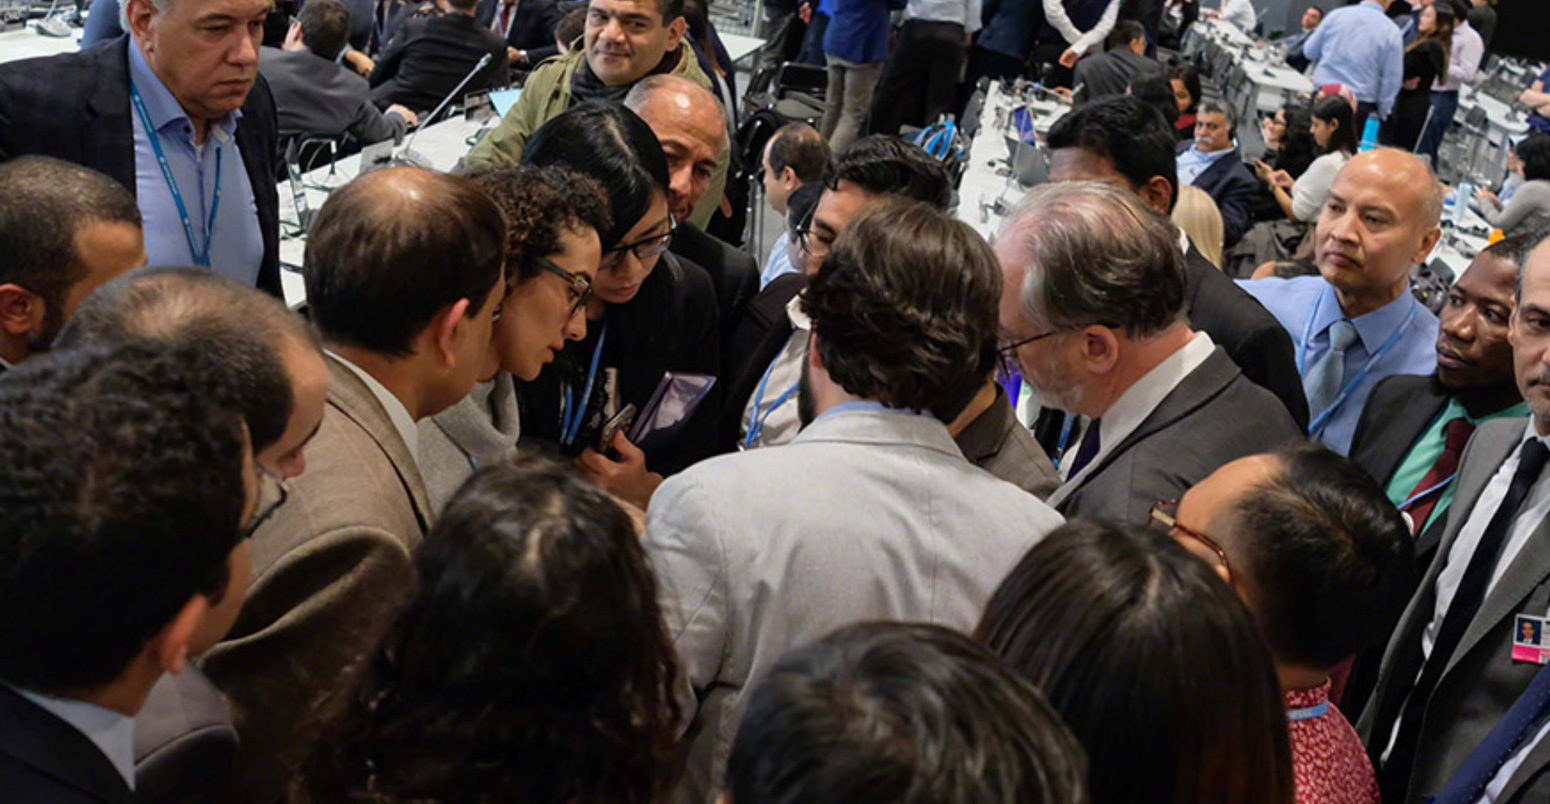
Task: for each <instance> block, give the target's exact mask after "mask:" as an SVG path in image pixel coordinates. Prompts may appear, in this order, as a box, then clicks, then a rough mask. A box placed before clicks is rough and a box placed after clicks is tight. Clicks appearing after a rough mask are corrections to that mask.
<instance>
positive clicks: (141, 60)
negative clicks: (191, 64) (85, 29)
mask: <svg viewBox="0 0 1550 804" xmlns="http://www.w3.org/2000/svg"><path fill="white" fill-rule="evenodd" d="M129 80H130V81H133V82H134V86H135V89H137V90H139V91H140V99H141V100H143V101H145V111H146V113H147V114H149V115H150V116H151V125H153V126H155V127H156V130H157V131H165V130H166V129H167V127H168V126H171V125H174V124H178V123H181V124H183V125H184V126H185V127H188V128H190V129H191V128H192V125H193V123H192V121H190V120H189V118H188V112H186V111H184V110H183V104H181V103H178V99H177V98H176V97H175V96H173V94H172V90H170V89H168V88H167V85H166V84H164V83H162V80H161V76H159V75H157V74H156V71H155V70H152V69H151V65H150V64H149V63H147V62H146V60H145V54H143V53H141V52H140V45H139V43H138V42H136V41H135V39H134V35H133V34H131V35H130V37H129ZM241 117H242V110H241V109H237V110H234V111H232V112H229V113H227V114H226V115H224V116H222V117H221V118H220V119H218V120H216V121H215V125H214V126H212V127H211V129H210V130H211V132H213V133H214V134H215V136H216V139H218V140H220V141H222V142H224V141H226V140H227V139H229V138H230V137H231V135H232V132H234V131H236V130H237V121H238V120H239V119H241ZM192 136H193V135H192V134H189V137H190V139H191V140H192Z"/></svg>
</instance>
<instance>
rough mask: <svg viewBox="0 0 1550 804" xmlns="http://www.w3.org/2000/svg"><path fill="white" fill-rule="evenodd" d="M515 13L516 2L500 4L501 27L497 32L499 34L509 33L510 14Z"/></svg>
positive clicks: (505, 34)
mask: <svg viewBox="0 0 1550 804" xmlns="http://www.w3.org/2000/svg"><path fill="white" fill-rule="evenodd" d="M515 13H517V4H516V3H515V2H511V3H506V4H505V5H503V6H501V29H500V32H499V33H500V35H501V36H509V35H510V34H511V16H512V15H513V14H515Z"/></svg>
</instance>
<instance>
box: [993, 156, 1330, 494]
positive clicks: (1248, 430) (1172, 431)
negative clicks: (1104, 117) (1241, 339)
mask: <svg viewBox="0 0 1550 804" xmlns="http://www.w3.org/2000/svg"><path fill="white" fill-rule="evenodd" d="M995 251H996V257H997V259H998V260H999V261H1000V263H1001V271H1002V277H1003V280H1004V284H1003V287H1002V295H1001V337H1002V343H1001V346H1000V349H1001V352H1002V354H1003V355H1006V356H1007V357H1009V358H1015V359H1016V360H1017V362H1018V363H1019V364H1020V365H1021V367H1022V373H1023V379H1024V380H1025V381H1026V382H1027V383H1028V384H1029V385H1030V386H1031V387H1032V388H1033V391H1034V393H1035V394H1036V395H1037V396H1038V397H1039V399H1040V400H1041V401H1042V402H1043V404H1045V405H1047V406H1050V407H1055V408H1059V409H1061V410H1064V411H1066V412H1068V413H1075V414H1080V415H1082V416H1085V417H1087V418H1088V419H1089V421H1088V423H1087V425H1086V426H1085V428H1084V431H1083V433H1082V435H1081V439H1080V446H1078V447H1077V450H1076V452H1075V453H1073V454H1069V455H1068V456H1066V458H1064V459H1062V461H1061V464H1060V473H1061V477H1062V479H1063V481H1064V482H1063V483H1062V484H1061V486H1060V488H1058V489H1056V491H1055V493H1054V495H1052V496H1051V497H1050V499H1049V502H1050V504H1052V505H1054V506H1055V507H1056V509H1057V510H1059V511H1060V512H1061V513H1063V514H1065V515H1067V516H1073V515H1079V514H1080V515H1089V516H1105V517H1110V518H1113V519H1118V520H1121V521H1127V522H1133V523H1141V522H1145V521H1146V519H1147V515H1148V512H1149V511H1150V509H1151V508H1152V506H1153V505H1154V504H1155V503H1157V502H1159V501H1162V500H1176V499H1178V498H1179V496H1180V495H1182V494H1183V492H1184V490H1185V489H1187V488H1189V487H1190V486H1192V485H1194V484H1195V483H1198V482H1199V481H1201V480H1203V479H1205V477H1206V476H1208V475H1210V474H1211V473H1212V472H1214V471H1216V469H1217V468H1219V467H1220V466H1222V465H1223V464H1225V463H1227V462H1228V461H1232V460H1235V459H1237V458H1241V457H1243V456H1245V455H1253V454H1256V453H1259V452H1267V451H1270V450H1271V449H1273V448H1275V447H1276V446H1278V445H1280V444H1282V443H1284V442H1286V441H1287V440H1290V439H1295V438H1298V437H1299V436H1300V435H1301V433H1300V431H1299V429H1298V427H1297V425H1296V423H1294V422H1293V421H1292V417H1291V415H1290V414H1288V413H1287V412H1286V408H1285V407H1284V406H1283V405H1282V404H1281V403H1280V401H1279V400H1277V399H1276V397H1275V396H1274V395H1272V394H1271V393H1270V392H1269V391H1266V390H1264V389H1263V388H1260V387H1259V386H1257V385H1255V384H1254V383H1252V382H1250V381H1249V380H1248V379H1247V378H1246V377H1244V376H1243V372H1242V371H1241V370H1240V369H1239V368H1238V366H1237V364H1235V363H1233V361H1232V358H1230V357H1228V356H1227V353H1226V352H1225V351H1223V350H1222V349H1221V347H1219V346H1217V345H1216V344H1215V343H1213V342H1212V341H1211V337H1210V336H1209V335H1207V334H1205V333H1204V332H1196V331H1194V330H1192V329H1191V328H1190V325H1189V322H1188V320H1187V319H1186V318H1185V317H1184V314H1183V306H1184V257H1183V255H1182V254H1181V253H1180V252H1179V249H1178V246H1177V240H1176V235H1175V233H1174V231H1173V228H1172V227H1171V226H1170V224H1169V223H1168V221H1167V220H1165V219H1164V218H1163V217H1162V216H1161V215H1159V214H1157V213H1156V212H1155V211H1153V210H1152V209H1151V208H1150V207H1149V206H1147V205H1146V204H1145V203H1144V202H1143V201H1142V199H1141V198H1140V197H1139V196H1137V195H1135V194H1134V193H1130V192H1126V191H1124V190H1122V189H1120V188H1117V187H1115V186H1113V185H1112V184H1108V183H1100V182H1065V183H1058V184H1049V185H1045V186H1042V187H1039V188H1036V189H1035V190H1034V191H1033V192H1031V193H1029V194H1028V196H1027V198H1025V199H1023V201H1022V203H1021V204H1019V205H1018V207H1017V209H1016V210H1014V211H1013V213H1012V214H1011V215H1010V216H1009V217H1008V218H1007V222H1006V224H1005V226H1004V227H1003V228H1002V230H1001V234H1000V237H999V238H997V241H996V246H995Z"/></svg>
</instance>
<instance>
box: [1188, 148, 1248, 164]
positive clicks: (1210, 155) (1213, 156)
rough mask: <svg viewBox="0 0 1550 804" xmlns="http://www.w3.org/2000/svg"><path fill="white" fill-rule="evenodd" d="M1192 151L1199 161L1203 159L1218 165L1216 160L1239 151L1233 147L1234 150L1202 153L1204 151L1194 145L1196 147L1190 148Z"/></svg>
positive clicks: (1224, 149) (1226, 149)
mask: <svg viewBox="0 0 1550 804" xmlns="http://www.w3.org/2000/svg"><path fill="white" fill-rule="evenodd" d="M1190 150H1191V151H1194V152H1195V157H1196V158H1197V159H1203V160H1205V161H1206V162H1208V163H1211V164H1216V160H1218V159H1221V158H1222V157H1224V156H1226V155H1228V154H1230V153H1232V152H1233V151H1236V150H1238V149H1237V147H1236V146H1235V147H1232V148H1223V149H1222V150H1220V151H1202V150H1200V146H1199V145H1194V146H1191V147H1190Z"/></svg>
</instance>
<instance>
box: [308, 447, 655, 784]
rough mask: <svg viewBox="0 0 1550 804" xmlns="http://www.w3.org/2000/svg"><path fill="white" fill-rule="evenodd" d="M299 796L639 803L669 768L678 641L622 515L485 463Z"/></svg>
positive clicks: (443, 525)
mask: <svg viewBox="0 0 1550 804" xmlns="http://www.w3.org/2000/svg"><path fill="white" fill-rule="evenodd" d="M415 572H416V576H417V579H418V585H417V592H416V595H415V598H414V600H413V601H412V602H411V603H410V604H409V605H408V607H407V608H406V609H405V610H404V611H403V613H402V614H401V615H400V616H399V618H398V620H397V621H396V622H395V624H394V625H393V627H392V629H390V630H389V632H388V633H387V635H386V636H385V637H384V639H383V641H382V642H381V643H380V645H379V646H378V647H377V651H376V655H375V657H374V658H373V660H372V662H371V664H370V665H369V666H368V667H366V668H365V669H364V672H363V673H362V674H361V676H360V678H359V679H358V682H357V683H356V684H355V685H354V688H353V690H352V691H351V693H350V695H349V696H348V697H347V698H345V699H344V701H343V705H342V708H341V710H340V711H339V713H338V715H337V717H336V719H335V720H334V721H333V723H332V725H331V727H330V728H329V730H327V731H325V732H324V735H323V737H322V739H321V740H319V742H318V748H317V750H316V751H315V753H314V754H313V756H312V758H311V760H310V761H309V762H308V763H307V764H306V765H305V766H304V767H303V769H302V773H301V774H300V775H299V776H298V777H297V779H296V780H295V781H294V782H293V784H292V789H291V799H290V800H291V801H292V802H295V803H296V804H301V803H303V802H305V803H307V804H325V803H326V804H339V803H340V802H355V803H364V802H370V803H371V804H394V803H396V802H498V801H521V802H525V804H589V803H590V802H599V803H602V802H607V803H608V804H616V803H617V804H633V803H635V802H639V803H640V804H649V802H654V801H658V800H661V799H662V798H663V797H664V796H665V795H666V793H667V791H668V789H669V786H670V785H671V784H672V783H673V781H674V777H675V776H676V768H677V765H678V763H677V757H676V748H675V746H676V742H675V736H676V731H675V724H676V723H677V720H678V717H679V709H678V705H677V703H676V701H675V699H674V697H673V692H674V689H675V684H676V683H677V680H678V671H677V667H676V661H677V659H676V655H675V653H674V649H673V644H672V641H671V639H670V638H669V637H668V634H667V629H666V627H665V626H664V625H663V621H662V612H661V609H660V608H659V607H658V604H657V585H656V581H655V579H654V577H653V576H652V573H651V569H650V567H649V565H648V563H647V560H646V556H645V553H644V550H643V548H642V547H641V544H640V541H639V539H637V538H636V536H635V531H634V529H633V528H632V527H631V524H630V520H629V518H628V517H627V516H626V515H625V513H624V511H623V510H622V509H621V508H620V507H619V506H618V504H617V503H615V502H613V501H612V500H611V499H610V498H609V497H608V496H607V495H605V494H604V493H603V492H601V491H598V490H597V489H596V488H594V487H592V486H591V485H589V484H587V483H585V482H584V481H581V480H579V479H577V478H576V477H575V476H574V475H573V473H571V472H570V471H569V470H567V469H566V468H564V467H562V466H560V465H558V464H556V463H554V462H552V461H549V460H546V459H540V458H533V457H524V458H516V459H510V460H506V461H502V462H499V463H496V464H494V465H491V466H487V467H484V468H482V469H480V470H479V471H478V472H476V473H474V475H473V477H472V478H470V479H469V481H468V482H467V483H466V484H465V485H464V486H463V487H462V488H461V489H459V490H458V492H457V494H455V495H454V496H453V498H452V500H451V501H450V502H448V504H447V507H446V510H445V511H444V512H443V513H442V514H441V517H440V518H439V519H438V520H437V522H436V526H435V527H434V528H433V529H432V530H431V532H430V534H429V535H428V536H426V538H425V542H424V544H422V545H421V547H420V549H419V551H418V552H417V553H416V555H415Z"/></svg>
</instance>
